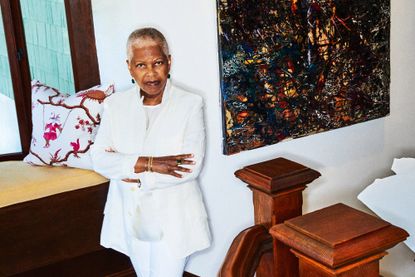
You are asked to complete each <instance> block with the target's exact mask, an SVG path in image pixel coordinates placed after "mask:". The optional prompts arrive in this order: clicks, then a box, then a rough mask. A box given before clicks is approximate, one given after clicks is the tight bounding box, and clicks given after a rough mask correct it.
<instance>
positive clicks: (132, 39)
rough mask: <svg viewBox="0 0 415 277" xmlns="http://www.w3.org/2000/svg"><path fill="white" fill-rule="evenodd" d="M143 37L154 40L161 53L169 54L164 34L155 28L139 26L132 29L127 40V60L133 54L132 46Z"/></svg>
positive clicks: (143, 38)
mask: <svg viewBox="0 0 415 277" xmlns="http://www.w3.org/2000/svg"><path fill="white" fill-rule="evenodd" d="M145 39H152V40H153V41H155V42H156V43H157V44H158V45H159V46H160V47H161V49H162V50H163V53H164V54H165V55H166V56H169V55H170V51H169V45H168V44H167V40H166V38H165V37H164V35H163V34H162V33H161V32H160V31H159V30H157V29H155V28H152V27H146V28H141V29H137V30H135V31H133V32H132V33H131V34H130V35H129V36H128V40H127V59H128V61H130V60H131V58H132V56H133V48H134V46H135V45H137V44H138V43H139V42H140V41H141V40H145Z"/></svg>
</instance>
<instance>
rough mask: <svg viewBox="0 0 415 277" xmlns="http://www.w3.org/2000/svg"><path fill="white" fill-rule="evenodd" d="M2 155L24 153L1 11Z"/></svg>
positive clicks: (0, 127)
mask: <svg viewBox="0 0 415 277" xmlns="http://www.w3.org/2000/svg"><path fill="white" fill-rule="evenodd" d="M0 9H1V7H0ZM0 80H1V82H0V155H1V154H8V153H17V152H21V151H22V147H21V144H20V135H19V127H18V123H17V115H16V106H15V104H14V95H13V86H12V79H11V75H10V66H9V59H8V54H7V47H6V37H5V34H4V28H3V18H2V15H1V10H0Z"/></svg>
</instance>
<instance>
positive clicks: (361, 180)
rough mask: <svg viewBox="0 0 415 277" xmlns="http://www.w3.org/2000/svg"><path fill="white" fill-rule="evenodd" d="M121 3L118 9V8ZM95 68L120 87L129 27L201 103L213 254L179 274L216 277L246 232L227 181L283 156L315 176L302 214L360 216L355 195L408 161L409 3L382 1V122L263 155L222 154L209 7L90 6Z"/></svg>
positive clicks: (242, 203) (241, 194) (238, 186)
mask: <svg viewBox="0 0 415 277" xmlns="http://www.w3.org/2000/svg"><path fill="white" fill-rule="evenodd" d="M121 2H122V6H121V5H120V3H121ZM92 3H93V16H94V21H95V32H96V40H97V50H98V59H99V64H100V72H101V78H102V81H103V82H111V81H113V82H115V84H116V88H118V89H124V88H126V87H127V86H129V85H131V84H130V77H129V74H128V71H127V69H126V65H125V49H124V48H125V41H126V38H127V36H128V34H129V33H130V32H131V31H132V30H133V29H135V28H136V27H142V26H144V25H152V26H155V27H157V28H159V29H160V30H161V31H162V32H163V33H164V34H166V36H167V39H168V40H169V43H170V46H171V50H172V55H173V68H172V78H173V79H175V80H176V81H178V82H180V83H184V84H186V86H188V87H191V88H194V89H195V90H196V91H198V92H199V93H200V94H201V95H203V96H204V98H205V103H206V124H207V142H208V148H207V157H206V160H205V167H204V171H203V173H202V176H201V183H202V189H203V190H204V195H205V201H206V204H207V207H208V212H209V215H210V223H211V227H212V231H213V236H214V243H213V246H212V247H211V248H210V249H208V250H205V251H203V252H201V253H198V254H195V255H194V256H193V257H192V259H191V260H190V262H189V264H188V267H187V271H189V272H192V273H194V274H197V275H200V276H204V277H205V276H207V277H210V276H216V273H217V271H218V269H219V268H220V265H221V263H222V261H223V258H224V256H225V254H226V251H227V249H228V247H229V245H230V243H231V242H232V239H233V238H234V236H235V235H236V234H238V233H239V231H241V230H242V229H244V228H246V227H249V226H251V225H252V224H253V207H252V200H251V192H250V191H249V190H248V189H247V188H246V185H245V184H244V183H242V182H241V181H239V180H238V179H236V178H235V177H234V175H233V172H234V171H236V170H237V169H240V168H241V167H243V166H245V165H248V164H251V163H254V162H260V161H264V160H267V159H271V158H275V157H278V156H283V157H286V158H289V159H292V160H294V161H297V162H299V163H302V164H305V165H306V166H309V167H311V168H313V169H316V170H318V171H320V172H321V174H322V177H321V178H320V179H318V180H317V181H315V182H314V183H312V184H311V185H310V186H309V188H308V189H307V190H306V193H305V206H304V211H305V212H309V211H313V210H316V209H318V208H322V207H325V206H328V205H331V204H334V203H338V202H343V203H346V204H348V205H351V206H354V207H356V208H358V209H362V210H365V211H368V210H367V209H366V208H365V207H364V206H363V204H361V203H360V202H359V201H358V200H357V198H356V195H357V194H358V193H359V192H360V191H361V190H362V189H363V188H364V187H365V186H367V185H368V184H369V183H371V182H372V181H373V180H374V179H375V178H377V177H382V176H387V175H389V174H390V173H391V172H390V170H389V168H390V166H391V163H392V158H393V157H402V156H413V157H414V156H415V126H414V125H415V109H414V108H413V107H415V95H414V93H413V91H412V87H415V67H414V66H412V65H413V64H415V54H414V52H413V45H415V28H414V26H415V22H414V21H415V1H413V0H394V1H392V32H391V33H392V38H391V47H392V53H391V57H392V86H391V115H390V116H388V117H386V118H383V119H378V120H373V121H370V122H366V123H361V124H358V125H354V126H351V127H346V128H342V129H338V130H334V131H329V132H325V133H321V134H317V135H312V136H308V137H304V138H300V139H295V140H291V141H287V142H283V143H279V144H276V145H273V146H268V147H263V148H260V149H256V150H251V151H247V152H242V153H240V154H236V155H233V156H224V155H223V154H222V132H221V130H222V125H221V109H220V105H219V97H220V94H219V77H218V74H219V73H218V72H219V71H218V57H217V50H218V49H217V33H216V1H214V0H210V1H208V0H198V1H194V0H174V1H173V0H151V1H142V0H123V1H112V0H93V1H92ZM414 259H415V254H414V253H412V252H410V250H409V249H408V248H407V247H406V246H405V245H403V244H400V245H398V246H396V247H395V248H394V249H392V250H391V251H390V255H388V256H387V257H386V258H384V259H383V260H382V263H381V271H382V274H383V275H384V276H385V277H388V276H389V277H392V276H395V277H398V276H399V277H405V276H408V277H409V276H414V272H415V262H414Z"/></svg>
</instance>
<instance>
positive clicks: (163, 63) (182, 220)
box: [92, 28, 210, 277]
mask: <svg viewBox="0 0 415 277" xmlns="http://www.w3.org/2000/svg"><path fill="white" fill-rule="evenodd" d="M127 66H128V70H129V71H130V74H131V77H132V78H133V82H135V83H136V85H135V86H134V87H133V88H131V89H129V90H127V91H125V92H119V93H116V94H114V95H113V96H111V97H109V98H108V99H107V100H106V101H105V104H104V113H103V117H102V120H101V125H100V128H99V131H98V134H97V136H96V139H95V143H94V146H93V147H92V159H93V163H94V169H95V170H96V171H97V172H99V173H101V174H102V175H104V176H106V177H107V178H109V179H111V182H110V188H109V192H108V197H107V203H106V206H105V211H104V213H105V217H104V222H103V227H102V232H101V244H102V245H103V246H105V247H110V248H113V249H115V250H117V251H120V252H122V253H124V254H126V255H128V256H129V257H130V259H131V261H132V264H133V266H134V269H135V270H136V273H137V275H138V276H152V277H155V276H162V277H168V276H172V277H173V276H174V277H178V276H182V275H183V271H184V266H185V264H186V261H187V258H188V256H189V255H190V254H192V253H194V252H195V251H198V250H201V249H204V248H207V247H208V246H209V245H210V234H209V227H208V222H207V215H206V211H205V207H204V204H203V200H202V195H201V192H200V189H199V185H198V182H197V177H198V174H199V172H200V170H201V167H202V160H203V156H204V122H203V103H202V98H201V97H200V96H197V95H195V94H192V93H190V92H187V91H185V90H183V89H181V88H178V87H176V86H175V85H173V84H172V82H171V81H170V80H169V71H170V66H171V56H170V54H169V47H168V44H167V42H166V39H165V38H164V36H163V35H162V34H161V33H160V32H159V31H157V30H156V29H154V28H143V29H139V30H136V31H134V32H132V33H131V35H130V36H129V38H128V41H127Z"/></svg>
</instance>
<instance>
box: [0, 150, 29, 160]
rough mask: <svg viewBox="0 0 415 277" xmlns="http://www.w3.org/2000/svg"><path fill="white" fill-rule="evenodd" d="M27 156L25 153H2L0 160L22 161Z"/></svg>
mask: <svg viewBox="0 0 415 277" xmlns="http://www.w3.org/2000/svg"><path fill="white" fill-rule="evenodd" d="M24 157H25V154H24V153H21V152H20V153H9V154H4V155H0V162H4V161H20V160H22V159H23V158H24Z"/></svg>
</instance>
